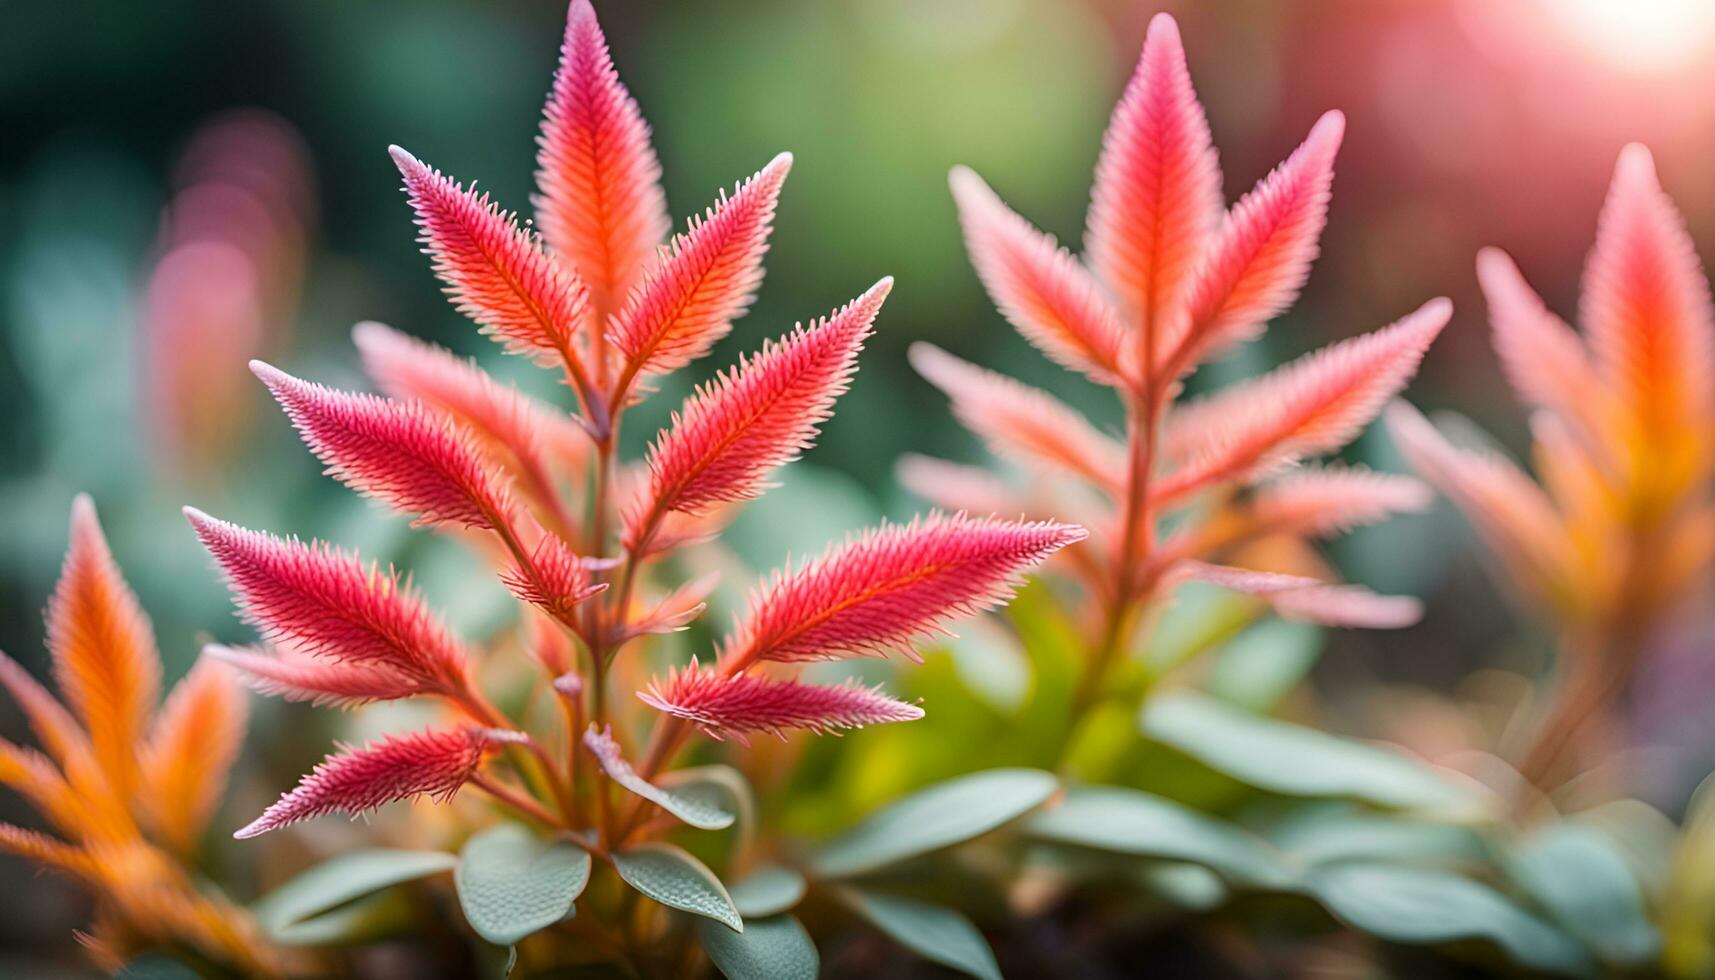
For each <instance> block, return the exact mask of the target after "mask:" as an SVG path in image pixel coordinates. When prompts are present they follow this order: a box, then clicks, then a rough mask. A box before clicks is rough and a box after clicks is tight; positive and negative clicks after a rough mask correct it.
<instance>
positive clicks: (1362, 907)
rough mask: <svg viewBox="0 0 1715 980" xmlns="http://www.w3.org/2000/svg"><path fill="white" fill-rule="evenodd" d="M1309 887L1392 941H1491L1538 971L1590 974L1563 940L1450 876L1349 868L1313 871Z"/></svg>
mask: <svg viewBox="0 0 1715 980" xmlns="http://www.w3.org/2000/svg"><path fill="white" fill-rule="evenodd" d="M1305 887H1306V890H1307V891H1308V892H1309V893H1310V894H1311V895H1313V896H1315V897H1316V898H1317V899H1318V900H1319V901H1321V902H1322V904H1323V905H1325V906H1327V908H1328V910H1329V911H1330V912H1332V913H1334V915H1335V916H1337V917H1338V918H1340V919H1342V920H1344V921H1345V922H1346V923H1347V924H1348V925H1350V926H1352V928H1354V929H1358V930H1360V931H1362V932H1367V933H1370V934H1371V935H1375V936H1379V937H1381V938H1382V939H1386V940H1389V941H1391V942H1396V943H1411V944H1428V943H1447V942H1456V941H1460V940H1469V939H1486V940H1488V941H1490V942H1492V943H1494V944H1495V945H1497V946H1499V947H1500V948H1501V949H1502V950H1503V951H1505V952H1506V953H1507V954H1508V955H1509V956H1511V957H1512V958H1513V959H1514V960H1517V961H1518V962H1519V963H1521V964H1523V965H1525V966H1528V967H1531V968H1533V969H1538V970H1545V971H1548V972H1551V973H1572V974H1580V975H1582V974H1587V973H1589V972H1590V967H1591V963H1590V958H1589V956H1588V954H1586V953H1585V952H1584V950H1583V949H1582V948H1580V947H1579V946H1578V944H1577V943H1575V942H1573V941H1572V940H1571V939H1570V938H1569V937H1567V936H1566V934H1565V933H1562V932H1561V931H1560V930H1558V929H1556V928H1554V927H1553V926H1550V925H1548V924H1547V923H1545V922H1543V921H1542V920H1540V919H1538V918H1536V917H1535V916H1533V915H1531V914H1530V913H1529V912H1526V911H1524V910H1523V909H1521V908H1519V907H1518V906H1517V905H1514V904H1513V903H1512V902H1511V901H1509V900H1507V899H1506V898H1505V897H1504V896H1502V895H1501V894H1500V893H1499V892H1497V891H1495V890H1494V889H1492V888H1490V887H1488V886H1487V885H1482V884H1478V883H1477V882H1475V881H1472V880H1471V879H1469V878H1465V877H1461V876H1460V875H1456V874H1453V873H1451V872H1446V871H1434V870H1430V869H1427V868H1407V867H1399V866H1394V865H1386V864H1377V863H1371V862H1362V861H1347V862H1341V863H1338V864H1332V865H1326V866H1324V867H1321V868H1316V869H1314V870H1312V871H1311V872H1310V874H1309V875H1308V876H1307V877H1306V880H1305Z"/></svg>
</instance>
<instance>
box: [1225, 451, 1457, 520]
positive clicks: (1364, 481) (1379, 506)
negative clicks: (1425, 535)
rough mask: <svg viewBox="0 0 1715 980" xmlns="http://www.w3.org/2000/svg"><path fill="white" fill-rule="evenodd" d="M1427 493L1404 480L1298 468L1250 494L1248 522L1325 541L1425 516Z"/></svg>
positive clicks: (1335, 469)
mask: <svg viewBox="0 0 1715 980" xmlns="http://www.w3.org/2000/svg"><path fill="white" fill-rule="evenodd" d="M1434 502H1435V496H1434V494H1433V493H1432V492H1431V491H1430V489H1429V487H1428V486H1427V485H1425V484H1423V483H1421V482H1419V481H1418V480H1414V479H1412V478H1411V477H1409V476H1398V475H1395V474H1393V473H1377V472H1374V471H1372V470H1367V469H1363V468H1362V467H1353V468H1348V467H1340V466H1303V467H1299V468H1297V469H1294V470H1291V471H1289V472H1287V473H1285V474H1283V475H1282V476H1280V477H1279V478H1277V479H1274V480H1270V481H1269V482H1267V483H1265V484H1263V485H1262V486H1260V487H1258V488H1257V489H1256V494H1255V495H1254V496H1253V498H1252V500H1251V517H1252V519H1253V520H1255V521H1256V523H1257V524H1259V525H1261V526H1263V527H1267V528H1269V529H1271V530H1274V531H1277V532H1280V533H1286V534H1306V535H1314V536H1316V537H1331V536H1333V535H1336V534H1344V533H1345V532H1347V531H1350V530H1352V529H1353V528H1357V527H1364V526H1366V525H1370V524H1379V523H1381V522H1382V521H1384V520H1386V519H1387V518H1389V517H1391V516H1393V515H1394V514H1406V513H1416V512H1420V511H1425V510H1428V509H1429V507H1430V505H1431V504H1433V503H1434Z"/></svg>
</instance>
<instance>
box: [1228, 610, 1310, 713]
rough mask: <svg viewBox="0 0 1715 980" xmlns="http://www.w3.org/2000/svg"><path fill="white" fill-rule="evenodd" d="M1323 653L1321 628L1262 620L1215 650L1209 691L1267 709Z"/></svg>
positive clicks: (1251, 707) (1242, 704)
mask: <svg viewBox="0 0 1715 980" xmlns="http://www.w3.org/2000/svg"><path fill="white" fill-rule="evenodd" d="M1321 654H1322V630H1321V628H1320V627H1318V626H1316V625H1314V624H1312V623H1294V622H1290V621H1288V620H1284V619H1266V620H1263V621H1262V622H1260V623H1258V624H1256V625H1255V626H1252V627H1251V628H1250V629H1247V630H1245V631H1244V632H1243V633H1240V634H1239V635H1238V636H1235V637H1233V638H1232V639H1231V640H1229V641H1227V643H1225V644H1223V645H1222V647H1221V648H1220V649H1219V650H1217V651H1216V652H1215V655H1214V657H1213V660H1212V662H1211V664H1210V666H1209V679H1208V682H1207V686H1208V690H1209V693H1210V694H1213V695H1214V696H1216V697H1218V698H1220V699H1221V700H1223V701H1229V702H1231V703H1233V704H1236V705H1238V706H1239V707H1241V708H1246V709H1248V710H1250V711H1267V710H1269V709H1270V708H1273V707H1274V706H1275V704H1277V703H1278V702H1279V701H1280V699H1281V698H1283V697H1285V696H1286V693H1287V692H1288V691H1290V690H1292V688H1293V687H1294V686H1295V685H1297V684H1298V682H1299V681H1302V680H1303V679H1304V676H1305V675H1306V674H1307V673H1309V672H1310V668H1311V667H1312V666H1314V665H1315V664H1316V659H1317V657H1319V656H1321Z"/></svg>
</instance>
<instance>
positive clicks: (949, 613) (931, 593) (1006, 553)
mask: <svg viewBox="0 0 1715 980" xmlns="http://www.w3.org/2000/svg"><path fill="white" fill-rule="evenodd" d="M1084 536H1085V532H1084V529H1083V528H1080V527H1074V526H1069V525H1065V524H1049V523H1023V522H1014V521H994V520H974V519H971V518H968V517H965V516H964V515H958V516H953V517H948V516H945V515H941V514H934V515H931V516H930V517H929V518H927V519H919V520H915V521H912V522H911V523H910V524H905V525H891V526H883V527H882V528H880V529H878V530H875V531H871V532H869V533H867V534H865V535H863V536H862V537H860V538H857V539H855V540H853V541H851V542H849V543H848V544H846V545H845V546H844V547H841V548H838V549H830V550H829V551H828V553H826V554H824V555H823V556H822V557H821V558H820V559H817V560H816V561H813V562H810V563H809V564H807V565H804V566H802V567H800V568H799V569H797V570H796V571H793V572H791V573H789V574H781V573H776V574H775V576H774V578H773V580H772V581H771V582H770V583H768V585H767V587H766V588H765V589H763V590H762V591H761V593H760V594H757V595H755V596H753V597H752V600H751V608H750V615H749V616H748V618H747V619H746V620H745V621H744V622H743V623H742V624H741V625H740V627H739V628H738V630H737V632H736V633H735V634H734V635H732V636H729V637H728V638H727V641H726V643H725V646H724V649H725V654H724V656H725V657H727V658H733V659H729V660H727V661H726V662H724V663H723V665H722V666H723V670H725V672H727V673H729V674H731V673H736V672H738V671H739V670H741V669H742V668H743V665H745V664H747V663H749V662H751V661H754V660H774V661H783V662H794V661H804V660H825V659H835V658H839V657H845V656H867V655H876V656H880V655H885V654H886V653H888V652H889V651H890V650H896V649H905V650H907V651H909V645H910V644H911V643H912V641H914V640H916V639H917V638H918V637H921V636H923V635H925V634H929V633H932V632H934V631H935V630H936V629H937V628H938V627H939V625H940V624H941V623H943V622H945V621H946V620H947V619H950V618H952V617H955V616H963V615H970V614H972V613H975V612H978V611H980V610H983V609H988V608H991V607H993V606H995V605H996V604H998V603H1000V602H1001V601H1002V600H1004V599H1005V598H1006V597H1008V596H1009V595H1011V594H1012V589H1013V586H1014V584H1015V582H1016V581H1017V579H1018V576H1019V575H1020V574H1021V573H1022V572H1023V571H1024V570H1025V569H1027V568H1029V567H1031V566H1032V565H1035V564H1037V563H1039V562H1041V561H1042V560H1043V559H1045V558H1047V557H1048V556H1049V555H1051V554H1053V553H1054V552H1056V551H1058V550H1060V549H1061V548H1063V547H1065V546H1066V545H1069V544H1071V543H1073V542H1075V541H1081V540H1083V538H1084Z"/></svg>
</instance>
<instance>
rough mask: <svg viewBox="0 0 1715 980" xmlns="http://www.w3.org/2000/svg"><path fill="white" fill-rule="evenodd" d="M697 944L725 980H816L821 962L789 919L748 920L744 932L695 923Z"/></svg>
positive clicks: (702, 921)
mask: <svg viewBox="0 0 1715 980" xmlns="http://www.w3.org/2000/svg"><path fill="white" fill-rule="evenodd" d="M697 941H698V942H700V943H702V946H703V951H704V952H706V953H708V954H709V959H710V960H711V961H712V962H713V963H714V964H715V967H716V968H717V969H719V970H720V971H721V973H723V974H725V975H726V977H727V980H815V978H816V976H817V974H819V973H820V972H821V968H822V958H821V956H820V954H818V953H817V952H816V944H815V943H813V942H811V941H810V934H809V933H807V932H805V931H804V924H803V923H801V922H799V921H798V920H797V919H795V918H793V917H792V916H790V915H774V916H770V917H766V918H750V919H746V920H745V923H744V931H743V932H733V931H732V930H731V929H727V928H723V927H722V926H720V925H717V924H716V923H714V922H711V921H709V920H707V919H699V920H697Z"/></svg>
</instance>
